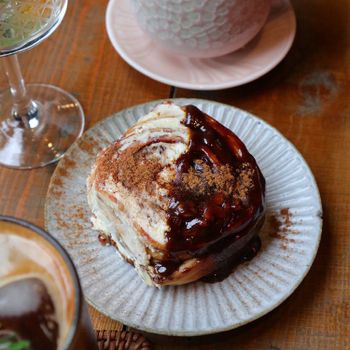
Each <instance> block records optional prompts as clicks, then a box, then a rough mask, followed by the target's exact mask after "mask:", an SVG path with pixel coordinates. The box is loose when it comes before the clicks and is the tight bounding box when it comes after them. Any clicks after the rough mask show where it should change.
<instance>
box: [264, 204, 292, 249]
mask: <svg viewBox="0 0 350 350" xmlns="http://www.w3.org/2000/svg"><path fill="white" fill-rule="evenodd" d="M291 217H292V214H291V213H290V211H289V209H288V208H282V209H281V210H280V211H279V213H276V214H275V215H272V216H270V217H269V224H270V227H271V232H270V233H269V236H270V237H273V238H278V239H280V240H281V241H283V243H282V248H283V249H287V248H288V244H287V243H293V242H295V240H294V239H293V238H290V237H288V234H289V233H295V231H292V230H291V226H292V224H293V223H292V220H291Z"/></svg>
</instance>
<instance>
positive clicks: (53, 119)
mask: <svg viewBox="0 0 350 350" xmlns="http://www.w3.org/2000/svg"><path fill="white" fill-rule="evenodd" d="M27 90H28V96H30V97H31V99H32V100H33V102H34V105H35V106H36V107H37V118H33V119H31V120H29V122H28V124H29V125H30V128H26V127H24V126H23V122H22V121H21V120H16V119H15V118H14V117H13V113H12V106H13V105H12V96H11V92H10V90H6V91H4V92H2V93H0V165H4V166H7V167H10V168H17V169H33V168H39V167H43V166H45V165H48V164H51V163H54V162H56V161H57V160H59V159H60V158H61V157H62V156H63V155H64V153H65V151H66V150H67V149H68V148H69V146H70V145H71V144H72V143H73V142H74V141H75V140H76V139H77V138H78V137H79V136H81V134H82V133H83V130H84V112H83V109H82V108H81V106H80V104H79V102H78V100H77V99H76V98H75V97H74V96H72V95H70V94H69V93H67V92H65V91H63V90H62V89H60V88H57V87H55V86H51V85H45V84H28V85H27Z"/></svg>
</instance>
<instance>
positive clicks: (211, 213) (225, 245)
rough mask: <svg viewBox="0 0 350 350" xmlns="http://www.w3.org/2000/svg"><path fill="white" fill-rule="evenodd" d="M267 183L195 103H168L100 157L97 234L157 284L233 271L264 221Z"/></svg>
mask: <svg viewBox="0 0 350 350" xmlns="http://www.w3.org/2000/svg"><path fill="white" fill-rule="evenodd" d="M264 198H265V181H264V178H263V176H262V174H261V172H260V170H259V168H258V166H257V164H256V162H255V159H254V158H253V157H252V156H251V155H250V154H249V152H248V151H247V149H246V147H245V146H244V144H243V143H242V142H241V141H240V140H239V139H238V137H237V136H236V135H234V134H233V133H232V132H231V131H230V130H228V129H226V128H225V127H224V126H222V125H221V124H220V123H218V122H217V121H215V120H214V119H213V118H211V117H209V116H207V115H205V114H204V113H202V112H201V111H200V110H199V109H197V108H196V107H194V106H185V107H179V106H176V105H174V104H172V103H163V104H160V105H159V106H157V107H156V108H155V109H154V110H153V111H152V112H151V113H149V114H148V115H146V116H145V117H143V118H141V119H140V120H139V121H138V122H137V123H136V124H135V125H134V126H133V127H132V128H131V129H129V130H128V131H127V132H126V133H125V134H124V135H123V136H122V137H121V138H120V139H119V140H117V141H116V142H115V143H114V144H112V145H111V146H110V147H108V148H107V149H105V150H104V151H103V152H102V153H101V154H100V155H99V156H98V158H97V160H96V164H95V166H94V169H93V170H92V173H91V175H90V177H89V179H88V200H89V204H90V207H91V209H92V211H93V214H94V218H93V222H94V225H95V228H96V229H98V230H101V231H103V232H104V233H105V234H107V236H108V237H110V239H111V242H113V244H114V245H115V247H116V248H117V249H118V251H119V252H120V254H121V255H122V256H123V257H124V258H125V259H126V260H127V261H129V262H130V263H132V264H133V265H134V266H135V268H136V270H137V272H138V273H139V274H140V276H141V277H142V278H143V279H144V280H145V281H146V282H147V283H148V284H151V285H157V286H158V285H164V284H183V283H189V282H192V281H195V280H197V279H199V278H202V277H203V276H206V275H208V274H210V273H214V274H216V275H215V276H218V274H217V270H218V269H221V270H222V269H223V268H224V269H226V270H228V272H229V271H230V269H231V265H232V263H233V262H236V261H237V260H238V259H240V258H242V256H243V255H246V254H247V247H249V249H250V250H251V247H253V248H252V249H253V250H255V251H256V250H257V249H258V245H256V244H255V245H253V246H252V241H253V239H254V238H255V237H256V236H257V232H258V230H259V228H260V226H261V225H262V223H263V218H264V208H265V203H264V201H265V199H264Z"/></svg>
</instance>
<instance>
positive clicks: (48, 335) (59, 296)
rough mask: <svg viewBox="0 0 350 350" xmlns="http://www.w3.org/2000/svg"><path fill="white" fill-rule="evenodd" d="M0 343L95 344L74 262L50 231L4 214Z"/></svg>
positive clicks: (0, 221) (24, 349)
mask: <svg viewBox="0 0 350 350" xmlns="http://www.w3.org/2000/svg"><path fill="white" fill-rule="evenodd" d="M0 261H1V265H0V349H16V350H41V349H42V350H54V349H59V350H61V349H70V350H73V349H92V350H93V349H97V344H96V339H95V335H94V333H93V330H92V326H91V322H90V319H89V315H88V313H87V308H86V304H85V303H84V299H83V296H82V291H81V287H80V284H79V280H78V277H77V274H76V271H75V269H74V266H73V264H72V262H71V260H70V258H69V257H68V255H67V254H66V252H65V251H64V250H63V248H62V247H61V246H60V245H59V244H58V243H57V242H56V241H55V240H54V239H52V238H51V237H50V236H49V235H48V234H47V233H46V232H44V231H42V230H40V229H39V228H37V227H35V226H32V225H30V224H28V223H25V222H22V221H18V220H17V219H13V218H6V217H1V216H0Z"/></svg>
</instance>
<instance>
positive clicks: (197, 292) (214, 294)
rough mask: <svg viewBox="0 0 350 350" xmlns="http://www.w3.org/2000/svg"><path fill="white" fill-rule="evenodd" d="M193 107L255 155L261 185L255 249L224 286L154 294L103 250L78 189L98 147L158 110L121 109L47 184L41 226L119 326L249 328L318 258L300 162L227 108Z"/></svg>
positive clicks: (315, 199)
mask: <svg viewBox="0 0 350 350" xmlns="http://www.w3.org/2000/svg"><path fill="white" fill-rule="evenodd" d="M174 101H175V102H176V103H178V104H180V105H185V104H194V105H196V106H198V107H199V108H200V109H202V110H203V111H204V112H206V113H208V114H209V115H212V116H214V117H215V118H216V119H217V120H219V121H220V122H221V123H223V124H224V125H225V126H226V127H228V128H230V129H231V130H233V131H234V132H235V133H236V134H237V135H238V136H239V137H240V138H241V139H242V140H243V142H245V144H246V145H247V147H248V149H249V151H250V152H251V153H252V154H253V155H254V156H255V158H256V160H257V162H258V164H259V166H260V168H261V170H262V172H263V174H264V176H265V178H266V182H267V219H266V224H265V226H264V228H263V231H262V233H261V238H262V242H263V245H262V249H261V251H260V252H259V253H258V255H257V256H256V257H255V258H254V259H253V260H252V261H250V262H247V263H244V264H241V265H239V266H238V267H237V268H236V269H235V271H234V272H233V273H232V274H231V275H230V276H229V277H228V278H227V279H225V280H224V281H222V282H220V283H215V284H206V283H203V282H196V283H192V284H189V285H185V286H178V287H165V288H163V289H161V290H159V289H156V288H152V287H148V286H146V285H145V284H144V283H143V282H142V281H141V279H140V278H139V277H138V276H137V274H136V273H135V271H134V270H133V268H132V267H131V266H130V265H128V264H127V263H125V262H124V261H122V260H121V259H120V258H119V257H118V255H117V254H116V253H115V251H114V249H113V248H111V247H102V246H101V245H100V244H99V242H98V239H97V233H96V231H94V230H92V228H91V223H90V216H91V213H90V210H89V208H88V206H87V201H86V189H85V182H86V177H87V176H88V174H89V172H90V168H91V166H92V164H93V163H94V160H95V157H96V155H97V153H98V152H99V151H101V150H102V148H104V147H106V146H107V145H109V144H110V143H111V142H113V141H114V140H115V139H117V138H118V137H119V136H120V135H121V134H122V133H123V132H124V131H125V130H126V129H127V128H129V127H130V126H131V125H133V124H134V123H135V121H136V120H137V119H138V118H139V117H141V116H143V115H145V114H146V113H148V112H149V111H150V110H151V109H152V107H154V106H155V105H156V104H158V103H159V102H160V101H154V102H150V103H146V104H143V105H139V106H136V107H132V108H129V109H126V110H123V111H121V112H119V113H117V114H115V115H113V116H111V117H110V118H107V119H105V120H103V121H102V122H100V123H99V124H97V125H95V126H94V127H93V128H91V129H90V130H88V131H87V132H86V133H85V134H84V135H83V136H82V138H81V139H80V140H78V141H77V142H76V143H75V144H74V145H73V146H72V147H71V148H70V149H69V151H68V152H67V154H66V155H65V157H64V158H63V159H62V160H61V161H60V163H59V164H58V166H57V168H56V170H55V173H54V174H53V176H52V179H51V183H50V187H49V191H48V196H47V201H46V213H45V216H46V227H47V229H48V231H49V232H50V233H51V234H52V235H54V236H55V237H56V238H57V239H58V240H59V241H60V242H61V243H62V244H63V246H64V247H65V248H66V249H67V250H68V252H69V254H70V255H71V257H72V259H73V261H74V263H75V264H76V266H77V268H78V272H79V275H80V278H81V282H82V286H83V289H84V292H85V296H86V298H87V300H88V302H89V303H91V304H92V305H94V306H95V307H96V308H97V309H98V310H100V311H101V312H103V313H104V314H106V315H108V316H110V317H111V318H113V319H116V320H119V321H121V322H123V323H124V324H127V325H130V326H132V327H135V328H139V329H142V330H145V331H148V332H153V333H162V334H168V335H189V336H190V335H200V334H208V333H214V332H220V331H224V330H229V329H233V328H236V327H238V326H240V325H243V324H246V323H248V322H250V321H252V320H254V319H256V318H258V317H260V316H262V315H264V314H266V313H267V312H269V311H270V310H272V309H273V308H275V307H276V306H278V305H279V304H280V303H281V302H283V301H284V300H285V299H286V298H287V297H288V296H289V295H290V294H291V293H292V292H293V291H294V289H295V288H296V287H297V286H298V285H299V283H300V282H301V281H302V279H303V278H304V276H305V275H306V273H307V272H308V270H309V268H310V266H311V264H312V262H313V260H314V257H315V255H316V252H317V248H318V244H319V240H320V236H321V226H322V208H321V202H320V196H319V193H318V189H317V185H316V183H315V180H314V177H313V175H312V173H311V171H310V169H309V168H308V166H307V164H306V163H305V161H304V159H303V158H302V156H301V155H300V154H299V153H298V151H296V149H295V148H294V147H293V146H292V145H291V144H290V143H289V142H288V141H287V140H286V139H285V138H284V137H283V136H282V135H281V134H280V133H279V132H278V131H276V130H275V129H273V128H272V127H271V126H269V125H268V124H266V123H265V122H264V121H262V120H260V119H258V118H256V117H254V116H252V115H251V114H249V113H247V112H244V111H242V110H239V109H236V108H234V107H231V106H227V105H223V104H220V103H216V102H210V101H205V100H197V99H175V100H174Z"/></svg>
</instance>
